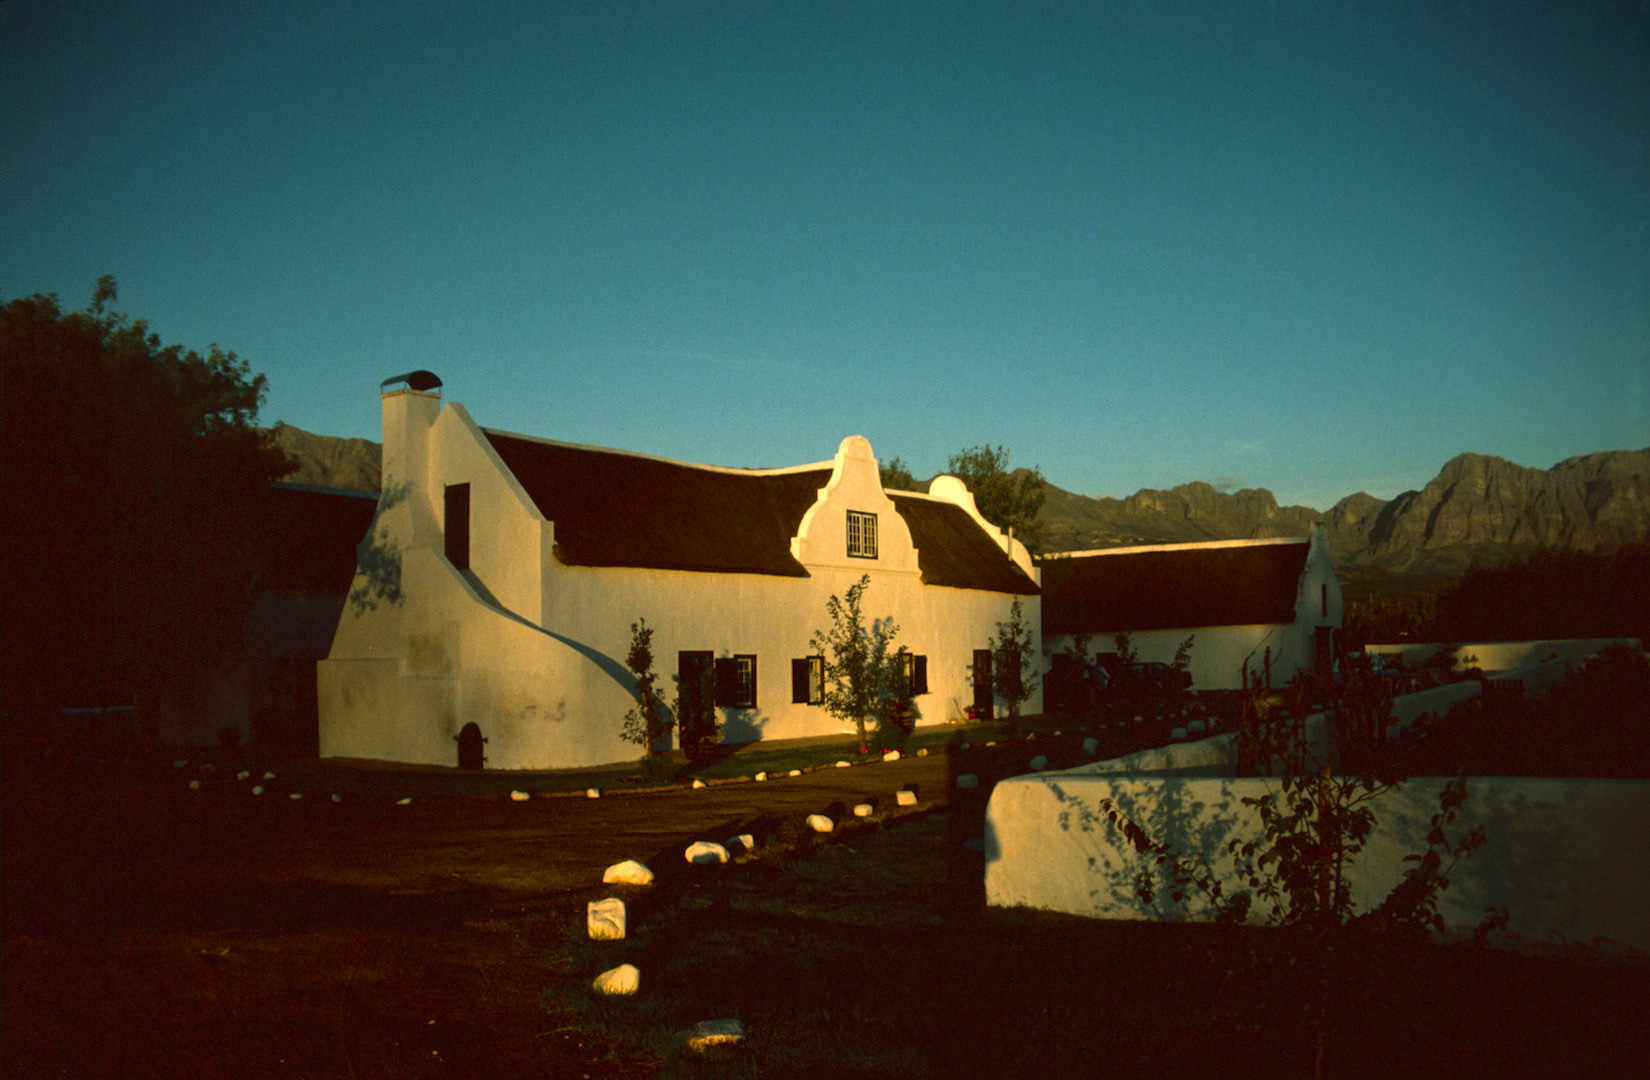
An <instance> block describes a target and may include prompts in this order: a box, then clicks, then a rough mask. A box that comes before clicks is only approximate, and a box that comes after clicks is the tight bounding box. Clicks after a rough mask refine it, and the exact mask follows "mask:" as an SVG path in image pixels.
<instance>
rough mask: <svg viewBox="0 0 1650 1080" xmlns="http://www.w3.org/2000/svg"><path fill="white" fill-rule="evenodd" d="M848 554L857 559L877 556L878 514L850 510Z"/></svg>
mask: <svg viewBox="0 0 1650 1080" xmlns="http://www.w3.org/2000/svg"><path fill="white" fill-rule="evenodd" d="M848 554H849V555H850V556H851V557H853V558H855V559H874V558H876V557H877V516H876V515H875V514H866V513H862V512H860V511H858V510H850V511H848Z"/></svg>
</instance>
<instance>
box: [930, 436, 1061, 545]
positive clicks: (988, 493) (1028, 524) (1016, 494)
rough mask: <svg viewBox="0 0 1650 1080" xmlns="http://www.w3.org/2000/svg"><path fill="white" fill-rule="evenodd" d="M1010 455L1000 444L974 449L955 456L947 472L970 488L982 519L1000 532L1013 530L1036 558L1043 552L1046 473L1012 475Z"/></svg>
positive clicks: (1033, 470) (1034, 469)
mask: <svg viewBox="0 0 1650 1080" xmlns="http://www.w3.org/2000/svg"><path fill="white" fill-rule="evenodd" d="M1008 465H1009V454H1008V450H1006V449H1005V448H1004V447H1003V446H1002V445H1001V444H998V446H997V447H996V448H995V449H993V448H992V447H990V446H974V447H970V448H969V449H967V450H964V451H962V452H961V453H957V454H952V455H951V457H950V458H949V459H948V460H947V461H946V466H945V471H946V472H948V473H950V474H951V475H952V476H955V477H957V478H958V479H959V480H961V481H962V482H963V483H965V484H967V485H968V490H969V491H971V492H973V494H974V505H975V506H976V507H978V508H979V511H980V516H981V517H983V518H985V519H986V520H987V521H989V522H991V524H993V525H995V526H997V527H998V528H999V529H1011V530H1013V532H1014V538H1015V539H1017V540H1019V541H1020V543H1022V544H1024V545H1025V546H1026V550H1028V551H1030V552H1031V553H1032V554H1034V555H1035V554H1036V553H1037V552H1038V551H1040V550H1041V549H1042V542H1043V526H1042V523H1041V522H1039V521H1038V520H1037V512H1038V511H1039V510H1041V509H1042V508H1043V499H1044V497H1045V496H1044V493H1043V485H1044V483H1045V481H1044V479H1043V473H1042V470H1041V469H1038V468H1037V467H1035V466H1033V467H1032V468H1030V469H1018V470H1015V471H1012V472H1011V471H1009V467H1008Z"/></svg>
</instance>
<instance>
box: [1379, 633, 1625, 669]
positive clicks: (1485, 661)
mask: <svg viewBox="0 0 1650 1080" xmlns="http://www.w3.org/2000/svg"><path fill="white" fill-rule="evenodd" d="M1612 645H1627V646H1631V647H1632V648H1635V649H1636V648H1640V647H1641V643H1640V641H1639V639H1638V638H1558V639H1554V640H1552V641H1491V642H1480V643H1477V644H1465V645H1462V646H1460V648H1459V650H1458V651H1457V652H1456V654H1455V670H1457V671H1465V670H1467V669H1468V668H1472V667H1476V668H1478V669H1480V670H1481V671H1485V672H1488V673H1491V674H1497V673H1503V672H1510V671H1512V670H1513V669H1515V668H1527V667H1532V666H1534V665H1536V664H1541V663H1545V662H1547V661H1549V660H1568V661H1571V662H1572V663H1573V662H1576V661H1581V660H1586V659H1588V658H1589V657H1593V656H1597V655H1598V654H1599V653H1600V652H1602V651H1603V650H1605V649H1607V648H1609V647H1610V646H1612ZM1443 648H1445V646H1444V645H1443V644H1441V643H1438V642H1424V643H1416V644H1402V645H1365V646H1364V651H1365V652H1372V653H1380V654H1381V655H1382V656H1397V657H1399V658H1401V659H1402V661H1403V664H1404V667H1406V668H1410V669H1412V670H1413V669H1414V668H1418V667H1420V666H1421V665H1422V664H1425V663H1426V662H1427V661H1428V660H1430V659H1432V657H1433V656H1434V655H1435V654H1436V653H1437V652H1438V651H1439V650H1440V649H1443ZM1469 658H1472V659H1469Z"/></svg>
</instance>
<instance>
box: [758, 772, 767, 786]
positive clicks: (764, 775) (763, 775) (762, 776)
mask: <svg viewBox="0 0 1650 1080" xmlns="http://www.w3.org/2000/svg"><path fill="white" fill-rule="evenodd" d="M767 778H768V774H767V773H765V772H759V773H757V774H756V780H757V783H761V782H762V781H763V780H766V779H767Z"/></svg>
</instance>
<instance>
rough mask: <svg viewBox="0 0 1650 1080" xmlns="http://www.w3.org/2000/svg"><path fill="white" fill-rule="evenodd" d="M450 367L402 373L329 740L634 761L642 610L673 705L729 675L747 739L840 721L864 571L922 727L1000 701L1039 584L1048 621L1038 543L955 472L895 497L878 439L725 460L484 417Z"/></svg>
mask: <svg viewBox="0 0 1650 1080" xmlns="http://www.w3.org/2000/svg"><path fill="white" fill-rule="evenodd" d="M440 385H441V383H440V380H439V379H437V378H436V377H435V376H434V375H431V374H430V373H429V372H414V373H412V374H410V375H407V376H400V377H397V378H396V379H390V380H386V382H385V384H384V391H383V393H382V405H383V417H384V457H383V468H384V483H383V494H382V496H381V498H380V501H379V505H378V512H377V515H376V517H375V518H374V521H373V524H372V527H371V529H370V530H369V532H368V534H367V536H366V538H365V539H363V540H362V542H361V544H360V547H359V549H358V552H357V573H356V577H355V583H354V586H353V588H352V590H351V593H350V598H349V601H348V603H347V604H346V605H345V609H344V613H343V615H342V617H341V618H340V620H339V624H338V631H337V634H336V635H335V637H334V638H333V643H332V650H331V653H330V655H329V656H328V658H327V659H325V660H323V661H321V662H320V664H319V665H318V669H319V670H318V693H319V701H320V723H321V754H322V756H327V757H352V758H374V759H381V760H391V761H406V762H422V763H428V764H445V765H451V764H460V763H462V764H464V765H467V766H479V765H480V764H481V763H482V759H483V757H484V758H485V761H486V764H487V765H489V766H491V767H495V768H564V767H574V766H582V765H594V764H601V763H606V762H613V761H621V760H625V759H627V758H634V757H636V756H638V755H639V754H640V753H641V749H640V747H637V746H635V745H633V744H629V743H626V742H624V741H623V740H622V738H621V737H620V732H621V729H622V724H623V716H624V714H625V712H626V711H627V710H628V709H629V708H630V707H631V705H632V702H633V699H632V697H631V693H632V689H633V687H634V680H633V679H632V677H631V675H630V673H629V671H628V670H627V669H626V668H625V666H624V660H625V657H626V655H627V653H628V651H629V646H630V638H631V634H630V627H631V624H632V623H635V622H636V621H637V620H639V619H645V620H646V622H647V625H648V626H649V627H650V628H652V629H653V631H654V637H653V653H654V657H655V662H654V670H655V671H656V672H657V673H658V674H659V675H660V676H661V679H662V685H663V687H664V688H665V693H666V695H667V697H668V696H669V695H670V692H671V691H670V685H671V684H670V680H669V678H668V677H669V676H671V675H678V676H681V677H682V681H683V683H684V684H689V685H692V686H708V687H713V688H714V694H715V699H716V700H715V705H716V707H717V708H718V709H719V710H720V711H721V719H722V721H723V741H724V742H750V741H755V740H761V739H775V738H792V737H798V736H807V735H821V734H832V733H839V732H842V731H844V730H845V729H844V728H843V727H842V726H841V725H840V724H839V723H838V722H837V721H835V720H834V719H833V718H832V717H831V716H830V714H829V713H827V712H826V711H825V709H824V707H823V706H822V705H821V704H819V702H820V696H821V681H820V665H821V658H820V657H818V656H815V655H813V654H814V650H813V649H812V648H811V646H810V641H811V639H812V637H813V634H814V632H815V631H816V630H819V629H821V628H822V627H823V626H824V625H825V622H826V613H825V604H826V600H827V599H828V598H829V597H831V596H833V595H836V596H840V595H842V594H843V593H844V592H846V591H847V589H848V587H849V586H851V585H853V584H854V583H855V582H857V581H858V580H859V579H860V577H861V575H865V574H869V575H870V578H871V586H870V589H869V590H868V591H867V593H866V598H865V612H866V615H867V617H868V618H874V619H891V620H892V621H893V622H894V623H896V624H897V625H898V627H899V636H898V639H897V641H896V645H903V646H905V647H906V649H907V650H908V651H909V652H910V653H911V659H910V661H909V663H908V668H907V675H908V679H909V684H910V688H911V692H912V700H913V703H914V705H915V706H916V709H917V711H918V713H919V715H920V719H919V723H928V724H932V723H938V722H943V721H948V720H954V719H958V718H960V717H961V715H962V714H963V713H964V712H965V711H966V709H967V708H968V707H969V706H971V705H975V704H977V703H984V704H985V705H986V706H987V708H991V707H993V703H992V700H991V698H992V694H991V685H990V653H989V651H987V650H988V647H989V645H990V641H991V638H992V637H993V635H994V634H995V633H996V628H997V624H998V623H999V622H1004V621H1006V620H1007V619H1008V618H1009V611H1010V607H1011V605H1012V603H1013V602H1014V601H1015V600H1016V599H1019V600H1021V601H1022V602H1023V610H1024V618H1025V621H1026V622H1027V623H1029V624H1030V625H1031V626H1032V627H1033V628H1035V627H1036V626H1037V625H1038V623H1039V589H1038V571H1037V569H1036V567H1035V566H1034V565H1033V563H1032V560H1031V557H1030V555H1029V553H1028V552H1027V551H1026V549H1025V547H1024V545H1022V544H1020V543H1018V542H1016V541H1015V540H1013V538H1012V537H1010V536H1007V535H1005V534H1003V533H1002V532H1001V531H1000V530H998V529H997V528H996V527H995V526H993V525H991V524H990V523H988V522H986V521H985V520H984V519H983V518H981V517H980V515H979V512H978V510H977V509H976V508H975V506H974V499H973V496H972V495H971V494H970V493H969V492H968V490H967V488H966V487H965V486H964V485H963V484H962V482H961V481H959V480H957V479H955V478H953V477H940V478H938V479H937V480H935V481H934V482H933V484H932V485H931V487H930V492H929V493H928V494H926V495H921V494H915V493H908V492H885V491H884V490H883V488H882V485H881V482H880V479H879V475H878V471H877V462H876V458H875V457H873V456H872V453H871V446H870V443H868V442H867V441H866V440H865V439H863V438H861V437H858V436H853V437H850V438H847V439H844V440H843V442H842V445H841V447H840V448H839V449H838V450H837V453H836V456H835V457H834V458H833V459H832V460H830V461H824V462H820V463H818V464H814V465H804V466H798V467H794V468H786V469H754V470H753V469H725V468H717V467H713V466H707V465H694V464H688V463H685V462H678V461H669V460H666V459H663V458H657V457H649V456H645V455H640V454H632V453H626V452H624V451H620V450H607V449H600V448H596V447H588V446H576V445H571V444H568V443H558V442H551V441H548V440H544V439H538V438H532V437H529V436H525V435H512V434H507V433H504V432H500V431H493V430H489V429H483V428H480V427H477V426H476V424H475V422H474V421H473V420H471V418H470V415H469V413H468V412H466V411H465V409H464V407H463V406H462V405H460V404H458V403H456V402H449V403H447V404H446V405H445V406H443V404H442V401H441V396H440V393H439V387H440ZM701 680H703V681H701ZM1040 708H1041V701H1040V698H1038V697H1035V696H1034V697H1033V699H1032V700H1031V701H1029V702H1027V703H1026V705H1025V709H1026V711H1030V712H1035V711H1037V710H1038V709H1040Z"/></svg>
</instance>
